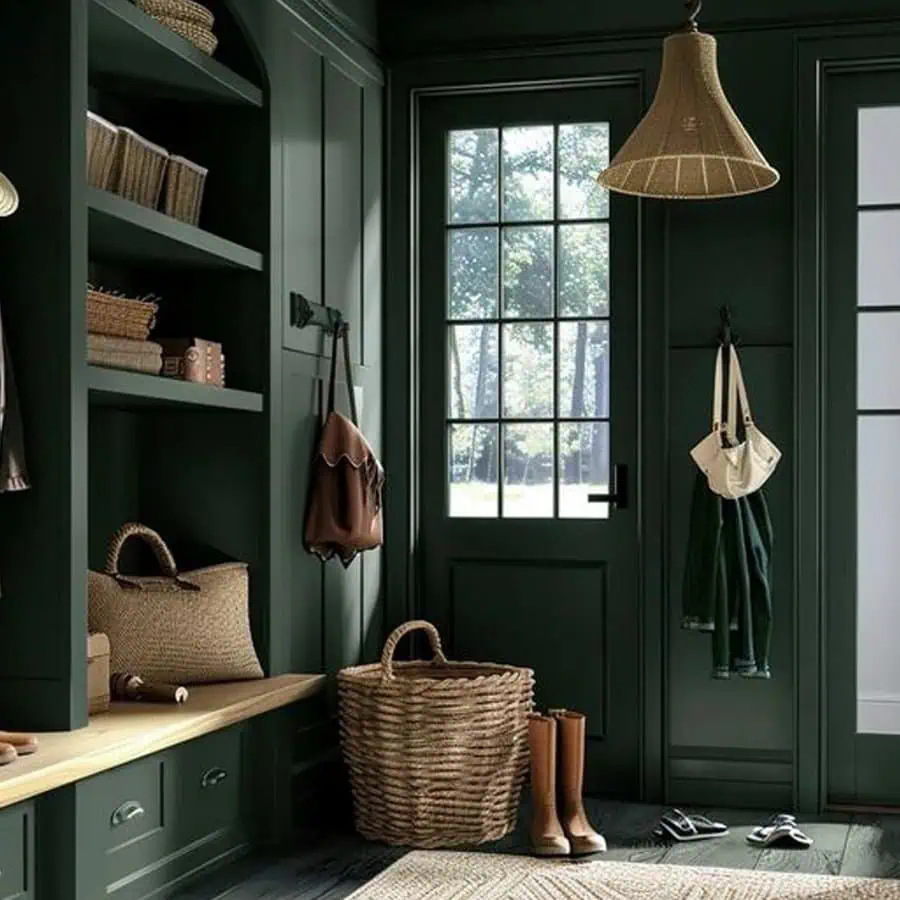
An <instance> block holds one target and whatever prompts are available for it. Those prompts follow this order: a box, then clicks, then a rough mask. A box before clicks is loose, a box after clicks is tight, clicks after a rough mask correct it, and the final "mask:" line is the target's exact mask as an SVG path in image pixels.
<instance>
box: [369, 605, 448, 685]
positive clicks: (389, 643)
mask: <svg viewBox="0 0 900 900" xmlns="http://www.w3.org/2000/svg"><path fill="white" fill-rule="evenodd" d="M411 631H424V632H425V633H426V634H427V635H428V642H429V643H430V644H431V652H432V653H434V659H433V660H432V662H435V663H445V662H447V657H446V656H444V650H443V648H442V647H441V636H440V635H439V634H438V630H437V628H435V627H434V625H432V624H431V622H426V621H425V620H424V619H414V620H413V621H412V622H404V623H403V624H402V625H400V626H399V627H397V628H395V629H394V630H393V631H392V632H391V633H390V635H388V639H387V640H386V641H385V642H384V650H382V651H381V677H382V679H383V680H385V681H390V680H391V679H392V678H393V677H394V651H395V650H396V649H397V644H399V643H400V641H401V640H402V639H403V638H404V637H405V636H406V635H407V634H409V633H410V632H411Z"/></svg>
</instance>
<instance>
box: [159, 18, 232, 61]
mask: <svg viewBox="0 0 900 900" xmlns="http://www.w3.org/2000/svg"><path fill="white" fill-rule="evenodd" d="M153 18H154V19H156V21H157V22H159V23H160V25H165V26H166V28H168V29H169V31H174V32H175V34H178V35H181V37H183V38H184V39H185V40H186V41H190V43H192V44H193V45H194V46H195V47H196V48H197V49H198V50H201V51H202V52H203V53H205V54H207V56H212V55H213V53H215V52H216V47H218V46H219V39H218V38H217V37H216V36H215V35H214V34H213V32H212V30H211V29H209V28H207V27H206V26H205V25H198V24H197V23H196V22H189V21H187V20H185V19H174V18H172V17H171V16H156V15H155V16H153Z"/></svg>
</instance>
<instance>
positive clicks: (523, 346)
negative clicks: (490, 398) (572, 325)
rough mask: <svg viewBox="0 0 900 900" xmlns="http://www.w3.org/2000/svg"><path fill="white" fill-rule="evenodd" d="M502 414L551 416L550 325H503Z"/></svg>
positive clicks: (538, 417)
mask: <svg viewBox="0 0 900 900" xmlns="http://www.w3.org/2000/svg"><path fill="white" fill-rule="evenodd" d="M503 415H504V416H506V417H508V418H511V419H547V418H551V417H552V416H553V325H551V324H546V325H531V324H527V325H504V326H503Z"/></svg>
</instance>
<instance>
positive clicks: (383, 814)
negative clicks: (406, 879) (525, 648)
mask: <svg viewBox="0 0 900 900" xmlns="http://www.w3.org/2000/svg"><path fill="white" fill-rule="evenodd" d="M415 630H424V631H425V632H426V633H427V634H428V638H429V640H430V642H431V648H432V651H433V652H434V659H433V660H432V661H431V662H394V651H395V649H396V647H397V644H398V642H399V641H400V639H401V638H402V637H403V636H404V635H405V634H408V633H409V632H411V631H415ZM533 695H534V673H533V672H532V671H531V669H521V668H517V667H515V666H501V665H494V664H491V663H473V662H448V661H447V659H446V657H445V656H444V653H443V651H442V649H441V639H440V636H439V635H438V632H437V629H436V628H435V627H434V626H433V625H431V624H430V623H428V622H423V621H416V622H407V623H406V624H405V625H401V626H400V627H399V628H397V629H396V630H395V631H394V632H393V633H392V634H391V635H390V637H388V639H387V642H386V643H385V645H384V651H383V652H382V654H381V662H380V663H376V664H374V665H367V666H355V667H353V668H349V669H344V670H343V671H341V672H340V673H338V700H339V708H340V726H341V746H342V750H343V755H344V760H345V762H346V764H347V767H348V769H349V770H350V784H351V787H352V790H353V809H354V818H355V821H356V828H357V830H358V831H359V832H360V834H362V835H363V836H364V837H366V838H369V839H371V840H378V841H384V842H386V843H389V844H400V845H405V846H410V847H420V848H423V849H436V848H439V847H454V846H462V845H471V844H480V843H483V842H485V841H492V840H498V839H499V838H502V837H503V836H504V835H506V834H508V833H509V832H510V831H512V830H513V828H514V827H515V825H516V820H517V816H518V809H519V798H520V794H521V790H522V784H523V782H524V780H525V775H526V772H527V769H528V713H529V712H530V711H531V708H532V703H533Z"/></svg>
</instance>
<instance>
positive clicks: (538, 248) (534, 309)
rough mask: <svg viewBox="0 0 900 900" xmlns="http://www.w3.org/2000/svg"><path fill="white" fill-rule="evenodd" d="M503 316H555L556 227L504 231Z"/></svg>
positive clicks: (507, 229) (514, 317) (529, 317)
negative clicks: (554, 232) (554, 239)
mask: <svg viewBox="0 0 900 900" xmlns="http://www.w3.org/2000/svg"><path fill="white" fill-rule="evenodd" d="M503 315H504V317H506V318H510V319H541V318H549V317H551V316H552V315H553V227H552V226H544V225H540V226H538V227H535V228H529V227H521V228H519V227H517V228H504V229H503Z"/></svg>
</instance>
